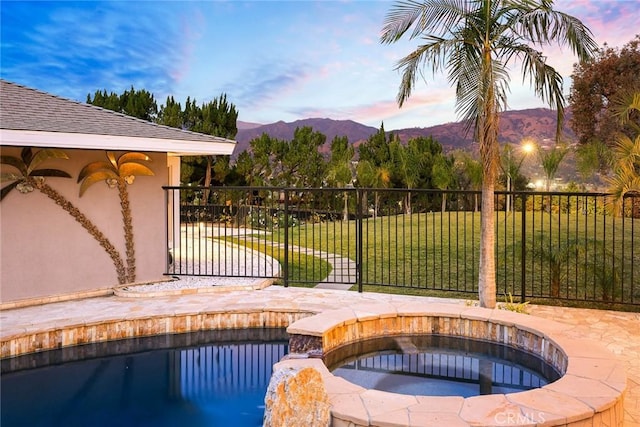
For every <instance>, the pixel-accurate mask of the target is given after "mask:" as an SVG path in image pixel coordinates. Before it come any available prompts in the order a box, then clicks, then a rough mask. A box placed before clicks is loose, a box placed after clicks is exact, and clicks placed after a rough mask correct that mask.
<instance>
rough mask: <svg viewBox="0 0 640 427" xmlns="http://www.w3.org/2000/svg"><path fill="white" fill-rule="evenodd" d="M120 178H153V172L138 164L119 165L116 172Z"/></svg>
mask: <svg viewBox="0 0 640 427" xmlns="http://www.w3.org/2000/svg"><path fill="white" fill-rule="evenodd" d="M118 172H119V175H120V177H121V178H124V177H127V176H153V171H152V170H151V169H149V168H148V167H147V166H145V165H141V164H140V163H135V162H129V163H124V164H122V165H120V170H119V171H118Z"/></svg>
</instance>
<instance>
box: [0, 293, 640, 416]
mask: <svg viewBox="0 0 640 427" xmlns="http://www.w3.org/2000/svg"><path fill="white" fill-rule="evenodd" d="M336 307H348V310H350V311H351V312H352V313H354V314H353V315H352V316H351V317H356V313H358V315H359V316H361V317H363V316H364V315H365V314H366V313H369V314H371V311H372V309H371V307H376V311H380V312H384V313H386V314H391V313H398V312H411V310H413V311H414V312H415V313H417V314H419V313H425V312H427V313H432V314H433V313H434V312H437V311H440V312H442V311H443V310H445V311H446V312H450V310H452V309H455V310H457V311H460V312H465V313H466V314H464V315H465V316H469V315H470V313H472V312H473V311H475V310H482V309H478V308H474V307H469V306H465V304H464V301H461V300H447V299H442V298H429V297H410V296H405V295H391V294H375V293H364V294H357V293H354V292H346V291H334V290H309V289H304V288H291V287H290V288H282V287H273V286H272V287H268V288H265V289H263V290H261V291H237V292H226V293H220V294H200V295H179V296H165V297H154V298H148V299H138V298H121V297H114V296H108V297H98V298H87V299H83V300H76V301H64V302H55V303H52V304H44V305H41V306H31V307H24V308H14V309H9V310H2V311H0V319H1V321H0V326H1V328H0V344H1V345H0V348H1V351H0V357H2V358H5V357H11V356H16V355H19V354H24V353H31V352H37V351H41V350H47V349H55V348H61V347H64V346H71V345H77V344H82V343H87V342H101V341H107V340H115V339H120V338H128V337H134V336H146V335H155V334H163V333H179V332H189V331H197V330H201V329H207V328H218V329H222V328H246V327H265V326H273V327H287V326H289V325H291V324H292V323H293V322H295V321H296V320H299V319H303V318H307V317H309V316H312V315H315V314H317V313H322V312H327V310H332V312H333V313H335V308H336ZM385 307H386V308H385ZM538 310H546V311H547V312H551V311H553V312H554V313H555V312H556V311H557V310H555V309H554V310H552V309H551V308H547V307H539V308H538ZM566 310H569V311H571V312H572V313H573V312H575V313H573V314H572V316H574V317H571V318H568V319H571V320H572V322H571V323H561V324H560V323H556V322H552V323H553V324H555V325H558V327H557V329H560V330H561V332H563V335H565V334H566V339H567V340H572V337H584V336H587V335H591V336H593V338H594V340H595V339H599V338H598V337H601V338H603V339H604V341H605V342H614V341H612V340H615V339H617V338H616V337H625V339H626V340H627V342H628V340H629V339H632V338H633V337H635V336H636V334H635V330H634V334H630V335H628V336H627V335H622V334H619V332H620V331H618V335H614V336H613V337H611V336H609V335H607V334H606V333H604V332H601V331H602V329H601V328H599V327H595V328H594V327H593V324H592V323H590V322H589V321H588V320H589V319H590V318H592V317H597V316H598V315H599V314H601V312H599V311H597V310H596V311H593V310H591V311H590V310H578V309H566ZM493 312H494V313H495V316H507V317H508V318H513V319H514V321H515V319H523V318H526V319H527V320H526V322H527V324H531V325H533V327H536V326H537V325H542V324H545V323H546V322H548V321H547V320H545V319H544V318H543V317H536V316H526V315H519V314H516V313H511V312H508V311H503V310H494V311H493ZM577 313H579V314H577ZM546 315H547V316H550V314H549V313H546ZM621 316H623V313H616V312H613V313H612V314H611V316H609V317H611V319H609V320H610V321H611V322H614V323H615V321H617V320H615V319H617V318H618V317H621ZM554 317H555V318H558V319H561V318H563V317H562V315H558V314H556V315H555V316H554ZM624 317H625V318H626V317H628V315H627V314H626V313H625V314H624ZM614 318H615V319H614ZM621 318H622V317H621ZM580 319H583V320H580ZM612 319H613V320H612ZM634 319H635V317H634ZM577 321H579V323H576V322H577ZM632 323H633V322H631V321H628V322H626V323H625V324H628V325H631V324H632ZM608 324H609V323H608ZM610 324H611V325H613V323H610ZM596 326H598V325H596ZM616 330H617V329H616ZM588 331H593V332H594V333H593V334H591V333H590V332H588ZM596 332H597V333H596ZM603 333H604V335H603ZM613 333H614V334H615V332H613ZM594 340H591V341H589V340H581V342H587V343H589V344H588V345H589V346H591V345H593V348H596V347H597V348H601V347H600V341H594ZM593 343H596V344H593ZM625 348H627V347H625ZM633 349H635V347H633V346H631V347H629V350H630V351H631V350H633ZM584 351H585V352H586V354H587V355H586V356H585V359H588V360H589V361H590V360H591V359H594V358H593V357H590V356H591V355H590V354H589V353H590V348H589V347H586V348H585V349H584ZM625 354H626V353H625ZM631 354H633V352H631ZM607 355H608V357H612V355H611V354H609V353H607ZM612 358H613V357H612ZM595 359H598V357H595ZM289 363H290V362H289ZM311 363H313V362H311ZM636 366H637V365H636V364H632V365H631V369H632V373H633V372H634V371H633V369H636ZM635 378H637V377H632V376H631V377H630V379H631V383H630V384H631V385H633V384H635V382H634V379H635ZM606 379H613V376H612V375H609V376H608V377H607V378H605V380H606ZM349 385H350V386H353V385H352V384H350V383H347V384H346V385H345V386H346V387H347V386H349ZM602 387H603V388H610V387H609V386H606V385H604V384H603V385H602ZM580 390H581V391H582V392H583V393H588V392H589V389H588V388H585V387H582V388H581V389H580ZM344 391H345V392H348V391H349V389H348V388H345V389H344ZM369 394H370V393H368V394H367V395H365V396H364V397H362V398H360V399H357V400H356V402H355V403H354V405H359V406H357V407H360V406H362V402H361V401H362V399H368V396H369ZM559 394H560V393H556V394H549V393H548V394H547V395H546V397H547V398H550V397H555V396H558V395H559ZM373 395H374V397H375V396H376V395H377V393H374V394H373ZM510 396H511V397H513V396H514V395H510ZM544 397H545V396H542V397H541V398H544ZM586 397H589V395H587V396H586ZM631 397H632V398H633V396H631ZM386 398H387V397H385V399H386ZM416 399H417V400H419V401H421V402H423V401H424V399H425V398H423V397H419V398H416ZM431 399H433V398H429V399H428V400H431ZM435 399H436V400H432V402H433V404H434V405H436V406H433V407H432V408H427V409H424V408H422V412H421V411H413V413H412V414H411V423H412V424H407V425H411V426H428V425H431V426H445V425H446V426H448V425H451V426H455V425H469V424H468V423H466V422H463V421H461V419H460V417H458V416H455V417H453V416H452V415H451V414H448V415H447V414H444V415H443V414H442V412H446V411H445V408H444V407H443V406H442V404H441V402H440V400H438V398H435ZM367 401H369V400H367ZM576 401H577V403H576ZM389 402H390V405H391V406H388V407H387V406H386V404H385V403H384V402H382V403H380V404H379V405H378V407H377V408H376V410H375V411H374V412H372V414H375V417H376V419H380V420H382V419H383V418H384V416H383V414H381V413H380V412H381V411H382V410H383V409H384V408H388V409H389V414H390V415H389V417H391V418H393V417H392V415H393V414H392V412H393V411H394V410H395V409H394V407H393V406H392V404H393V400H390V401H389ZM581 403H582V402H581V401H580V400H579V399H574V400H571V399H567V402H566V404H581ZM630 403H631V405H633V404H634V400H633V399H632V400H631V402H630ZM554 404H555V405H557V406H562V405H563V404H564V403H563V401H560V400H554ZM433 409H442V410H443V411H440V412H438V411H434V410H433ZM632 409H633V408H631V412H630V413H631V414H634V413H635V412H633V411H632ZM468 410H469V409H468ZM471 410H473V409H471ZM627 410H628V411H629V409H627ZM402 411H405V409H403V410H402ZM402 411H401V413H404V412H402ZM594 412H595V411H594ZM442 417H444V418H442ZM599 417H600V420H601V422H600V423H598V422H597V417H594V420H585V421H584V422H583V423H582V424H579V423H578V424H576V423H574V425H585V426H586V425H588V426H592V425H622V424H621V423H622V421H620V420H621V419H622V418H621V417H622V415H621V413H620V414H619V417H618V416H617V415H616V422H611V423H606V422H605V421H604V418H603V417H602V416H599ZM449 420H451V422H449ZM633 420H634V419H633V417H631V419H629V413H628V414H627V420H626V421H627V424H628V425H629V426H631V425H635V424H634V421H633ZM501 421H503V422H502V423H501V424H500V425H509V424H508V420H506V419H502V420H501ZM395 422H397V419H396V421H395ZM338 423H339V420H337V419H336V423H335V424H334V425H336V426H341V425H345V424H338ZM456 423H457V424H456ZM627 424H625V425H627ZM347 425H348V424H347ZM379 425H394V424H385V423H381V424H379ZM396 425H397V424H396ZM474 425H482V424H474ZM493 425H495V422H494V423H493ZM512 425H513V424H512ZM531 425H533V424H531ZM539 425H553V424H551V423H547V424H543V423H540V424H539Z"/></svg>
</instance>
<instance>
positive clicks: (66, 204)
mask: <svg viewBox="0 0 640 427" xmlns="http://www.w3.org/2000/svg"><path fill="white" fill-rule="evenodd" d="M31 184H32V185H33V186H34V187H36V188H38V190H40V192H42V193H43V194H44V195H45V196H47V197H49V198H50V199H51V200H53V201H54V202H55V203H56V204H57V205H59V206H60V207H62V209H64V210H65V211H67V213H68V214H69V215H71V216H72V217H73V219H75V220H76V221H77V222H78V223H79V224H80V225H81V226H82V227H84V229H85V230H87V231H88V232H89V234H90V235H91V236H92V237H93V238H94V239H95V240H96V241H97V242H98V243H99V244H100V246H102V247H103V248H104V250H105V251H106V252H107V254H108V255H109V257H110V258H111V260H112V261H113V265H114V266H115V267H116V272H117V274H118V283H119V284H121V285H122V284H124V283H127V278H126V274H125V267H124V263H123V262H122V258H121V257H120V253H119V252H118V251H117V250H116V248H115V246H113V244H112V243H111V242H110V241H109V239H107V238H106V237H105V236H104V234H102V232H101V231H100V230H98V227H96V226H95V225H94V224H93V223H92V222H91V220H89V218H87V217H86V216H85V215H84V214H83V213H82V212H80V210H79V209H78V208H76V207H75V206H74V205H73V203H71V202H70V201H68V200H67V199H66V198H65V197H64V196H63V195H62V194H60V193H58V192H57V191H56V190H54V189H53V188H52V187H50V186H49V185H47V184H45V183H36V182H35V180H33V182H32V183H31Z"/></svg>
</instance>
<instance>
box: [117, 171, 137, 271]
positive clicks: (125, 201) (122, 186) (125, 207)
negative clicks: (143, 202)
mask: <svg viewBox="0 0 640 427" xmlns="http://www.w3.org/2000/svg"><path fill="white" fill-rule="evenodd" d="M118 195H119V196H120V208H121V212H122V224H123V229H124V243H125V248H126V256H127V282H128V283H133V282H135V280H136V252H135V248H134V241H133V225H132V218H131V206H129V192H128V191H127V183H126V182H125V180H124V179H122V178H118Z"/></svg>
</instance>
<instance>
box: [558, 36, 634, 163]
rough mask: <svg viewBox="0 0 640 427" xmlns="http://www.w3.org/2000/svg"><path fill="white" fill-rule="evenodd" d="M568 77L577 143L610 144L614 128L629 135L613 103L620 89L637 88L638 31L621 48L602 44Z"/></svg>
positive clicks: (575, 66) (613, 140) (612, 142)
mask: <svg viewBox="0 0 640 427" xmlns="http://www.w3.org/2000/svg"><path fill="white" fill-rule="evenodd" d="M571 78H572V79H573V84H572V86H571V94H570V96H569V102H570V106H571V110H572V112H573V119H572V121H571V128H572V129H573V131H574V132H575V133H576V135H577V136H578V141H579V142H580V144H586V143H589V142H592V141H599V142H602V143H604V144H606V145H608V146H613V145H614V144H615V140H616V134H617V133H618V132H623V133H624V134H625V135H627V136H629V137H631V136H632V134H631V132H632V130H631V128H630V127H629V126H628V124H626V125H625V124H622V123H620V121H619V120H617V119H616V118H615V117H614V105H616V97H618V96H619V95H620V94H621V92H622V91H628V90H636V91H638V90H640V35H638V34H636V36H635V37H634V38H633V40H631V41H630V42H629V43H627V44H626V45H624V46H623V47H622V49H618V48H613V47H609V46H608V45H606V44H605V46H604V47H603V48H602V49H600V50H599V51H598V53H597V54H596V56H595V57H594V58H593V59H591V60H587V61H583V62H580V63H578V64H576V65H574V67H573V74H572V75H571ZM638 117H640V115H638V114H636V115H635V118H636V120H637V119H638ZM606 166H608V165H606V163H605V164H601V165H599V168H601V169H602V167H606Z"/></svg>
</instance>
